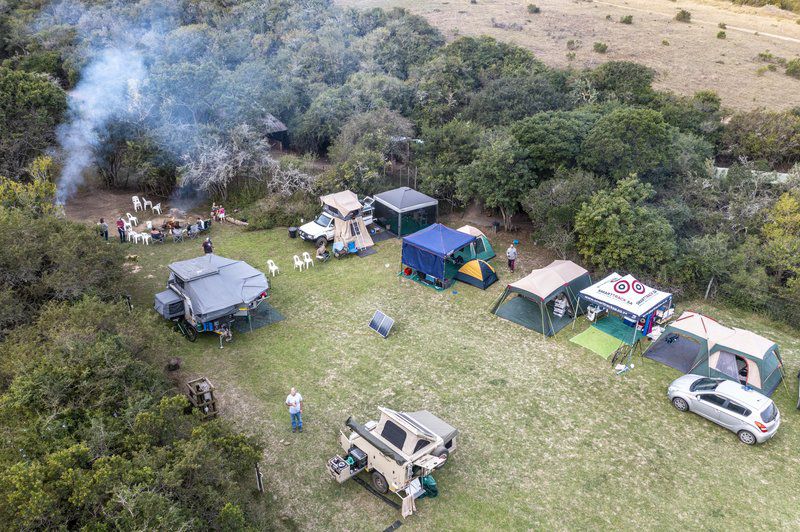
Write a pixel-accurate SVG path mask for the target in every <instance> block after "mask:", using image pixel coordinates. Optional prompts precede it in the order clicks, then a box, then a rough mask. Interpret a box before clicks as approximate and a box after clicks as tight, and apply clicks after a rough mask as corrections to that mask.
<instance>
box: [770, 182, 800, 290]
mask: <svg viewBox="0 0 800 532" xmlns="http://www.w3.org/2000/svg"><path fill="white" fill-rule="evenodd" d="M768 216H769V218H768V220H767V223H766V224H764V228H763V229H762V233H763V234H764V239H765V241H764V252H765V254H766V264H767V265H768V266H769V267H770V268H771V269H772V271H774V272H775V274H776V276H777V277H778V280H779V282H781V283H783V282H784V280H787V278H796V277H798V276H800V194H798V193H797V192H796V191H793V192H786V193H784V194H783V195H781V197H780V198H778V201H776V202H775V205H774V206H773V207H772V208H771V209H770V212H769V215H768Z"/></svg>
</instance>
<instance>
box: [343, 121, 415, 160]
mask: <svg viewBox="0 0 800 532" xmlns="http://www.w3.org/2000/svg"><path fill="white" fill-rule="evenodd" d="M413 134H414V126H413V125H412V124H411V121H410V120H408V119H407V118H405V117H403V116H401V115H400V114H399V113H397V112H395V111H391V110H389V109H385V108H384V109H375V110H373V111H367V112H365V113H361V114H357V115H354V116H353V117H352V118H350V119H349V120H348V121H347V123H345V124H344V126H343V127H342V130H341V132H340V133H339V135H338V136H337V137H336V141H335V142H334V143H333V146H331V149H330V150H329V152H330V156H331V158H332V159H333V160H335V161H337V162H342V161H346V160H347V159H348V158H349V157H350V156H351V155H352V154H353V153H354V152H355V151H360V150H368V151H373V152H377V153H380V154H381V155H382V156H383V157H384V159H385V160H386V161H389V160H391V159H394V160H399V161H405V160H406V159H407V155H408V154H409V153H410V151H409V150H410V144H411V142H412V141H411V136H412V135H413Z"/></svg>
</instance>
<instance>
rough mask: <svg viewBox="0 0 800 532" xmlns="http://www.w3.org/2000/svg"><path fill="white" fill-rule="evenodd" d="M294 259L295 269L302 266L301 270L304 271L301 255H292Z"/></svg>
mask: <svg viewBox="0 0 800 532" xmlns="http://www.w3.org/2000/svg"><path fill="white" fill-rule="evenodd" d="M292 260H293V261H294V267H295V269H297V268H300V271H301V272H302V271H303V261H302V260H300V257H298V256H297V255H295V256H294V257H292Z"/></svg>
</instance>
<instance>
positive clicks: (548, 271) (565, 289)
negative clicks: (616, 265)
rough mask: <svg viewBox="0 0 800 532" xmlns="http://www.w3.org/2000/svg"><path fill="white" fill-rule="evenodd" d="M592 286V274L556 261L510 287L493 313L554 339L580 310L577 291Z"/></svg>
mask: <svg viewBox="0 0 800 532" xmlns="http://www.w3.org/2000/svg"><path fill="white" fill-rule="evenodd" d="M591 283H592V279H591V277H589V272H588V271H586V269H585V268H583V267H581V266H578V265H577V264H575V263H574V262H572V261H568V260H554V261H553V262H551V263H550V264H548V265H547V266H545V267H544V268H539V269H538V270H533V271H532V272H531V273H530V274H528V275H526V276H525V277H523V278H522V279H519V280H518V281H515V282H513V283H511V284H509V285H508V286H507V287H506V289H505V291H504V292H503V294H502V295H501V296H500V298H499V299H498V300H497V302H496V303H495V304H494V307H492V313H494V314H496V315H498V316H500V317H501V318H505V319H507V320H509V321H513V322H514V323H518V324H520V325H522V326H523V327H527V328H528V329H533V330H534V331H537V332H540V333H542V334H544V335H545V336H552V335H554V334H556V333H557V332H558V331H560V330H561V329H563V328H564V327H565V326H566V325H567V324H568V323H569V322H570V321H572V319H571V315H574V314H577V313H578V312H580V311H581V309H580V307H579V306H578V292H580V290H582V289H583V288H586V287H587V286H589V285H590V284H591Z"/></svg>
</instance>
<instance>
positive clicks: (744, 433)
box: [738, 430, 757, 445]
mask: <svg viewBox="0 0 800 532" xmlns="http://www.w3.org/2000/svg"><path fill="white" fill-rule="evenodd" d="M738 436H739V441H740V442H742V443H744V444H746V445H754V444H755V443H756V441H757V440H756V437H755V435H753V433H752V432H750V431H749V430H740V431H739V434H738Z"/></svg>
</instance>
